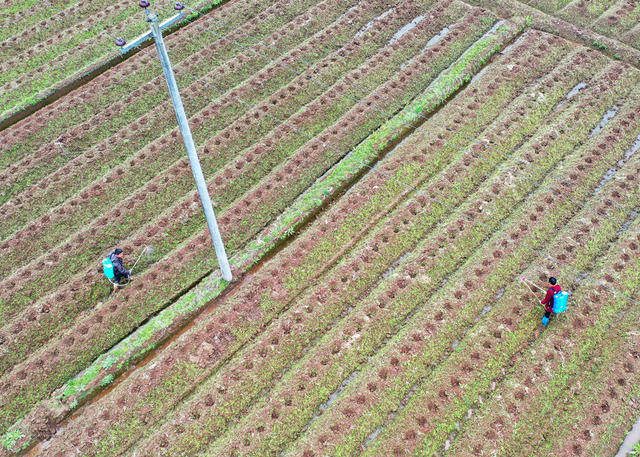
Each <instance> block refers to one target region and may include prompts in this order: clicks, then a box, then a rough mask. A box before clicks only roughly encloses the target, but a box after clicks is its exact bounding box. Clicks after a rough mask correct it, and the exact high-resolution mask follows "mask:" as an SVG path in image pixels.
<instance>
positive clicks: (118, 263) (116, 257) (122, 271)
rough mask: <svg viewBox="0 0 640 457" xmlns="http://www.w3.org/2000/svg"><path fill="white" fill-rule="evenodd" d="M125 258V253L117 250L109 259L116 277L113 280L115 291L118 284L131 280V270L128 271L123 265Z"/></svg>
mask: <svg viewBox="0 0 640 457" xmlns="http://www.w3.org/2000/svg"><path fill="white" fill-rule="evenodd" d="M123 257H124V253H123V252H122V249H116V250H115V251H113V252H112V253H111V254H109V259H110V260H111V263H113V274H114V276H115V277H114V278H113V290H117V289H118V284H120V281H121V280H122V279H125V278H126V279H129V276H130V275H131V270H127V269H126V268H125V267H124V266H123V265H122V258H123Z"/></svg>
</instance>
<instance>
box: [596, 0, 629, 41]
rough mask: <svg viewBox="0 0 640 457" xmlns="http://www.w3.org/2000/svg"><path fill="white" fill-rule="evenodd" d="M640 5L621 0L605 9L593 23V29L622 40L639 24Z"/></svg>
mask: <svg viewBox="0 0 640 457" xmlns="http://www.w3.org/2000/svg"><path fill="white" fill-rule="evenodd" d="M638 19H640V5H638V4H637V2H633V1H630V0H619V1H617V2H616V3H615V4H614V5H613V6H612V7H611V8H609V9H608V10H607V11H605V12H604V13H603V14H602V15H601V16H600V17H599V18H598V20H597V21H595V22H594V23H593V25H592V28H593V30H595V31H596V32H598V33H601V34H603V35H606V36H612V37H618V39H621V40H622V41H625V42H627V43H629V44H632V45H633V43H631V42H629V41H626V40H625V38H624V34H625V32H627V31H629V30H631V29H632V28H633V27H634V26H636V25H638Z"/></svg>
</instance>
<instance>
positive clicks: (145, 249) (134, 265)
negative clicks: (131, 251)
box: [131, 246, 149, 274]
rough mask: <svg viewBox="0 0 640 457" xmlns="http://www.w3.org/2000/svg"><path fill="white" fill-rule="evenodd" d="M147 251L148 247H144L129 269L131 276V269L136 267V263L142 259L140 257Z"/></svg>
mask: <svg viewBox="0 0 640 457" xmlns="http://www.w3.org/2000/svg"><path fill="white" fill-rule="evenodd" d="M147 249H149V246H145V247H144V249H143V250H142V252H141V253H140V255H139V256H138V259H137V260H136V263H134V264H133V266H132V267H131V274H133V269H134V268H135V267H136V265H138V262H139V261H140V259H141V258H142V255H143V254H144V253H145V252H147Z"/></svg>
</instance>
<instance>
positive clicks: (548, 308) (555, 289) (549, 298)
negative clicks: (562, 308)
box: [540, 276, 562, 325]
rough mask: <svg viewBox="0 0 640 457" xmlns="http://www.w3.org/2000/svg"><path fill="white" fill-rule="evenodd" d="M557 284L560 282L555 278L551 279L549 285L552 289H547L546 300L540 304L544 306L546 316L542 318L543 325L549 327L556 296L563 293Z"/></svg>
mask: <svg viewBox="0 0 640 457" xmlns="http://www.w3.org/2000/svg"><path fill="white" fill-rule="evenodd" d="M557 282H558V281H557V280H556V278H554V277H553V276H551V277H550V278H549V284H551V287H549V288H548V289H547V294H546V295H545V296H544V300H542V301H541V302H540V304H542V305H544V316H542V325H547V324H548V323H549V317H551V313H552V312H553V297H554V295H555V294H557V293H559V292H562V287H560V285H559V284H557Z"/></svg>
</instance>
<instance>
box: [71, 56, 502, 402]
mask: <svg viewBox="0 0 640 457" xmlns="http://www.w3.org/2000/svg"><path fill="white" fill-rule="evenodd" d="M465 57H468V55H466V56H465ZM482 57H483V59H488V58H489V57H490V55H484V56H482ZM472 62H473V61H472V60H470V59H469V60H467V65H466V66H465V67H464V68H463V70H464V73H463V74H462V75H460V76H464V74H467V73H466V72H471V73H473V72H474V71H477V70H479V68H480V67H481V66H482V64H481V63H479V64H478V63H474V64H473V65H472ZM446 74H448V73H445V74H443V75H442V76H441V78H439V79H437V80H436V82H434V84H433V88H435V89H438V90H437V92H438V93H441V89H443V88H445V87H446V86H445V85H444V84H443V81H444V80H445V78H443V77H444V76H445V75H446ZM457 81H460V80H459V79H457ZM459 84H460V83H459V82H457V83H456V84H455V85H453V86H450V87H449V90H448V91H445V93H444V94H443V97H444V98H446V97H447V96H448V94H450V93H453V92H454V91H455V90H456V89H457V87H458V86H459ZM425 100H432V97H431V96H430V95H428V94H426V95H425V98H422V99H421V100H419V101H417V102H416V104H415V105H414V106H419V105H420V104H421V103H423V104H424V103H425ZM425 112H426V109H425ZM392 126H393V123H391V124H388V125H387V131H388V132H389V134H392V132H394V130H395V128H391V127H392ZM376 155H377V153H376ZM376 155H372V156H369V158H368V159H369V160H373V159H374V158H375V156H376ZM360 166H361V165H360ZM343 167H345V168H347V172H346V173H345V172H343V171H342V170H341V168H343ZM352 170H353V163H352V162H349V163H346V164H345V163H344V162H341V163H340V164H339V165H337V166H336V167H334V168H333V172H332V173H329V174H327V175H325V176H324V177H323V179H322V180H320V181H318V182H317V183H316V184H314V186H313V187H312V188H311V190H310V191H308V192H307V193H308V194H311V195H322V196H323V197H326V196H330V195H331V194H333V193H334V192H338V191H339V190H340V189H341V188H343V187H344V186H345V185H346V184H347V183H348V182H350V180H351V176H352V175H351V171H352ZM305 201H307V202H310V203H311V204H312V205H313V208H315V207H316V206H317V201H316V199H315V198H305V197H304V196H303V197H301V198H300V199H299V200H298V202H299V203H298V204H297V205H296V208H295V209H293V210H292V211H294V212H293V215H292V216H289V217H286V216H285V217H283V218H281V219H280V220H279V221H278V222H277V223H276V224H275V227H276V228H275V229H273V230H270V231H268V232H269V235H267V236H264V237H262V242H261V243H260V246H255V245H254V246H252V248H253V249H252V250H250V251H248V252H247V253H245V254H244V256H243V258H242V260H241V261H240V262H246V263H247V264H249V263H251V261H252V257H251V253H252V251H255V250H256V249H255V248H258V250H259V252H260V255H264V254H265V253H266V252H267V251H268V250H269V249H270V248H269V246H273V245H275V244H277V242H278V240H279V239H280V238H281V237H283V236H286V234H287V233H289V232H290V229H293V228H295V227H296V226H297V225H300V223H301V215H302V214H305V212H306V209H305V208H304V206H303V205H302V204H303V202H305ZM356 222H357V221H356ZM361 225H362V224H356V225H355V226H356V227H358V226H361ZM216 281H217V280H216V279H210V280H208V287H206V288H204V290H207V289H208V288H209V287H210V286H213V287H215V283H216ZM197 297H198V296H197V295H196V298H197ZM187 298H188V299H191V297H187V296H185V298H183V299H181V300H187ZM210 298H212V295H210V294H209V295H207V296H204V297H200V299H199V300H198V301H197V305H195V306H196V307H201V306H203V305H204V304H205V303H206V302H207V301H208V300H209V299H210ZM156 336H157V335H156ZM130 341H131V346H130V347H131V348H132V350H131V351H130V352H129V354H128V355H127V357H125V358H124V361H123V362H121V363H123V366H128V364H130V363H131V361H132V359H133V358H135V353H136V352H137V350H141V349H142V348H145V349H146V348H148V347H150V346H152V345H153V344H157V340H155V341H154V339H153V338H149V339H148V340H147V339H141V340H137V339H132V340H130ZM133 341H135V342H133ZM105 357H106V358H109V355H108V354H107V355H106V356H105ZM94 366H96V365H94ZM97 366H98V367H99V366H100V365H99V364H97ZM94 370H95V368H94V369H89V370H88V371H87V372H91V371H94ZM109 374H110V373H108V372H107V371H106V370H104V371H101V370H98V376H97V377H96V378H94V379H95V380H96V382H95V383H94V385H92V384H91V380H90V379H88V377H86V376H85V375H84V374H83V375H80V376H79V377H78V378H76V381H77V380H78V379H79V378H83V379H85V381H86V382H85V383H84V386H83V387H84V388H86V387H87V386H90V387H91V389H94V388H96V389H100V387H96V386H97V385H100V384H102V379H104V378H105V376H109ZM82 384H83V383H78V382H76V383H75V384H74V387H73V390H78V394H77V395H82V394H81V393H80V392H81V391H82V389H83V387H81V385H82ZM66 388H67V387H63V388H62V389H61V391H64V390H65V389H66ZM87 393H88V392H87ZM69 398H71V399H72V400H73V399H74V398H76V397H69Z"/></svg>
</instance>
